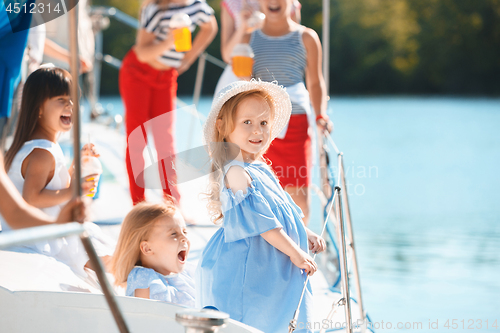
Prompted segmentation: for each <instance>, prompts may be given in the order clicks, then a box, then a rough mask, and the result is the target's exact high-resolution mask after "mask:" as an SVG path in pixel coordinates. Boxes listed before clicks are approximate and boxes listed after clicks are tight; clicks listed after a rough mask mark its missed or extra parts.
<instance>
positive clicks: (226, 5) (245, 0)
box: [215, 0, 301, 93]
mask: <svg viewBox="0 0 500 333" xmlns="http://www.w3.org/2000/svg"><path fill="white" fill-rule="evenodd" d="M300 8H301V5H300V2H299V1H298V0H293V1H292V8H291V17H292V19H293V20H294V21H295V22H300ZM256 10H260V3H259V1H258V0H223V1H222V3H221V44H220V49H221V54H222V60H224V61H225V62H226V63H227V64H229V65H228V66H227V67H226V68H225V69H224V72H223V73H222V75H221V77H220V79H219V82H218V83H217V87H216V88H215V92H216V93H217V92H218V91H219V90H220V89H222V88H224V87H225V86H226V85H228V84H230V83H232V82H234V81H237V80H238V78H237V77H236V76H235V75H234V73H233V70H232V68H231V65H230V64H231V52H232V51H233V48H234V46H235V45H236V44H239V43H242V42H243V39H244V38H245V36H246V35H249V29H248V25H247V20H248V19H249V17H250V15H251V14H252V13H253V12H254V11H256ZM250 32H251V31H250Z"/></svg>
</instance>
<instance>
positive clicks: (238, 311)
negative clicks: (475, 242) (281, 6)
mask: <svg viewBox="0 0 500 333" xmlns="http://www.w3.org/2000/svg"><path fill="white" fill-rule="evenodd" d="M291 108H292V106H291V103H290V99H289V97H288V95H287V93H286V92H285V89H283V88H282V87H280V86H278V85H277V84H275V83H269V82H261V81H255V80H252V81H250V82H247V81H239V82H236V83H234V84H232V85H230V86H227V87H226V88H225V89H223V90H222V92H221V93H220V94H219V95H218V98H217V99H216V101H215V103H214V105H213V106H212V110H211V111H210V114H209V116H208V118H207V122H206V124H205V128H204V136H205V140H206V142H207V145H208V147H209V152H210V155H211V158H212V171H213V173H212V175H211V177H212V184H211V187H210V189H209V199H210V200H209V205H208V206H209V210H210V211H211V213H212V216H213V218H214V220H215V221H216V222H222V227H221V228H220V229H219V230H218V231H217V232H216V233H215V234H214V236H213V237H212V238H211V239H210V241H209V242H208V244H207V246H206V248H205V250H204V251H203V254H202V257H201V260H200V262H199V265H198V270H197V279H198V281H197V284H198V290H199V297H198V301H199V302H200V304H198V305H200V306H215V307H216V308H218V309H219V310H221V311H224V312H227V313H229V314H230V316H231V318H233V319H235V320H238V321H241V322H243V323H245V324H248V325H251V326H253V327H256V328H258V329H260V330H262V331H264V332H285V331H286V330H287V325H288V322H289V321H290V319H291V318H292V317H293V314H294V311H295V308H296V306H297V304H298V301H299V298H300V294H301V291H302V287H303V285H304V282H305V280H306V275H307V274H313V273H314V272H315V271H316V269H317V266H316V263H315V262H314V261H313V259H312V258H311V257H310V256H309V254H308V253H307V252H308V248H309V249H310V250H312V251H314V252H320V251H323V250H324V249H325V242H324V240H323V239H322V238H321V237H319V236H318V235H316V234H315V233H313V232H312V231H310V230H308V229H307V228H306V227H304V224H303V223H302V217H303V216H304V215H303V214H302V211H301V210H300V208H299V207H298V206H297V205H295V204H294V202H293V201H292V200H291V198H290V196H289V195H288V194H287V193H286V192H285V191H284V190H283V188H282V187H281V186H280V184H279V182H278V180H277V178H276V177H275V175H274V173H273V172H272V171H271V169H270V167H269V166H268V165H267V164H266V162H265V160H264V159H263V158H262V155H263V154H264V153H265V151H266V149H267V148H268V147H269V145H270V143H271V141H272V140H273V139H274V138H275V137H276V136H277V135H278V133H280V131H281V130H282V129H283V127H284V126H285V124H286V123H287V122H288V119H289V118H290V112H291ZM311 302H312V295H311V287H310V285H308V286H307V290H306V293H305V298H304V302H303V303H302V306H301V311H300V317H299V322H298V324H299V325H298V326H299V328H300V327H305V325H306V323H307V322H308V321H310V319H311V305H312V304H311ZM301 323H302V324H301Z"/></svg>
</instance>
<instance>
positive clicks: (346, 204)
mask: <svg viewBox="0 0 500 333" xmlns="http://www.w3.org/2000/svg"><path fill="white" fill-rule="evenodd" d="M323 134H324V137H326V139H327V140H328V142H329V143H330V145H331V146H332V147H333V149H334V150H335V152H336V153H337V158H338V168H339V170H338V173H339V176H338V178H337V179H338V182H339V184H342V186H343V187H344V191H343V193H342V196H341V197H342V198H341V199H340V200H339V202H340V201H342V200H345V201H344V204H343V205H341V209H342V210H343V211H342V212H340V211H339V212H337V214H341V213H343V214H342V219H339V220H338V223H339V224H340V227H341V229H343V224H344V215H345V225H346V228H347V234H348V237H349V244H345V243H344V245H343V246H342V247H344V246H345V247H347V246H349V247H350V248H351V251H352V270H353V278H354V286H355V288H356V296H357V298H358V302H357V303H358V305H359V310H360V315H361V319H362V322H363V323H365V322H366V318H367V317H366V313H365V311H364V306H363V299H362V295H361V283H360V278H359V269H358V260H357V255H356V249H355V245H354V233H353V228H352V220H351V209H350V205H349V197H348V192H347V185H346V184H347V182H346V180H345V169H344V155H343V153H342V152H341V151H340V150H339V149H338V147H337V145H336V144H335V142H334V141H333V139H332V137H331V135H330V134H329V133H328V132H326V131H325V132H324V133H323ZM336 208H337V210H340V209H339V207H338V206H337V207H336ZM344 237H345V232H344V231H343V230H342V231H340V238H341V242H345V238H344ZM341 251H342V252H343V251H344V249H342V250H341ZM345 269H346V271H345V272H346V274H347V267H346V268H345ZM347 277H348V275H347ZM343 286H344V289H347V288H345V286H346V285H345V284H343ZM346 311H347V310H346ZM349 312H350V311H349ZM347 315H348V314H347V313H346V322H349V323H350V322H351V321H350V319H351V318H350V317H349V320H348V318H347ZM350 315H351V314H350V313H349V316H350ZM365 329H366V326H365V325H363V326H362V332H364V331H365Z"/></svg>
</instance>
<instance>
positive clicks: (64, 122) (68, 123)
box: [61, 115, 72, 125]
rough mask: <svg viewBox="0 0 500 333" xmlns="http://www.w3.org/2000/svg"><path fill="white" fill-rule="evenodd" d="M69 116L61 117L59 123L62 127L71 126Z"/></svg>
mask: <svg viewBox="0 0 500 333" xmlns="http://www.w3.org/2000/svg"><path fill="white" fill-rule="evenodd" d="M71 120H72V119H71V115H66V116H61V122H62V123H63V124H64V125H71Z"/></svg>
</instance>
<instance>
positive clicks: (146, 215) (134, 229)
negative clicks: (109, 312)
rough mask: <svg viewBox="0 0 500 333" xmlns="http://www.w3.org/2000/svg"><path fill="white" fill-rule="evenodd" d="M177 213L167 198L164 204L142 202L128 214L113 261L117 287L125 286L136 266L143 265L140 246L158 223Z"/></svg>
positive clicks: (112, 268) (171, 201)
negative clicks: (159, 220) (163, 218)
mask: <svg viewBox="0 0 500 333" xmlns="http://www.w3.org/2000/svg"><path fill="white" fill-rule="evenodd" d="M176 211H177V208H176V206H175V204H174V201H173V199H170V198H167V200H165V202H164V203H147V202H141V203H139V204H138V205H136V206H135V207H134V208H132V210H131V211H130V212H129V213H128V214H127V216H126V217H125V219H124V220H123V224H122V228H121V231H120V236H119V237H118V243H117V245H116V250H115V253H114V254H113V257H112V259H111V273H112V274H113V275H114V277H115V284H116V285H124V284H125V283H126V282H127V277H128V275H129V273H130V271H131V270H132V269H133V268H134V266H136V265H141V259H140V258H141V257H140V255H141V249H140V244H141V242H142V241H145V240H148V237H149V236H150V233H151V230H152V229H153V226H154V225H155V223H156V221H157V220H158V219H160V218H162V217H173V216H174V214H175V212H176Z"/></svg>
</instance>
